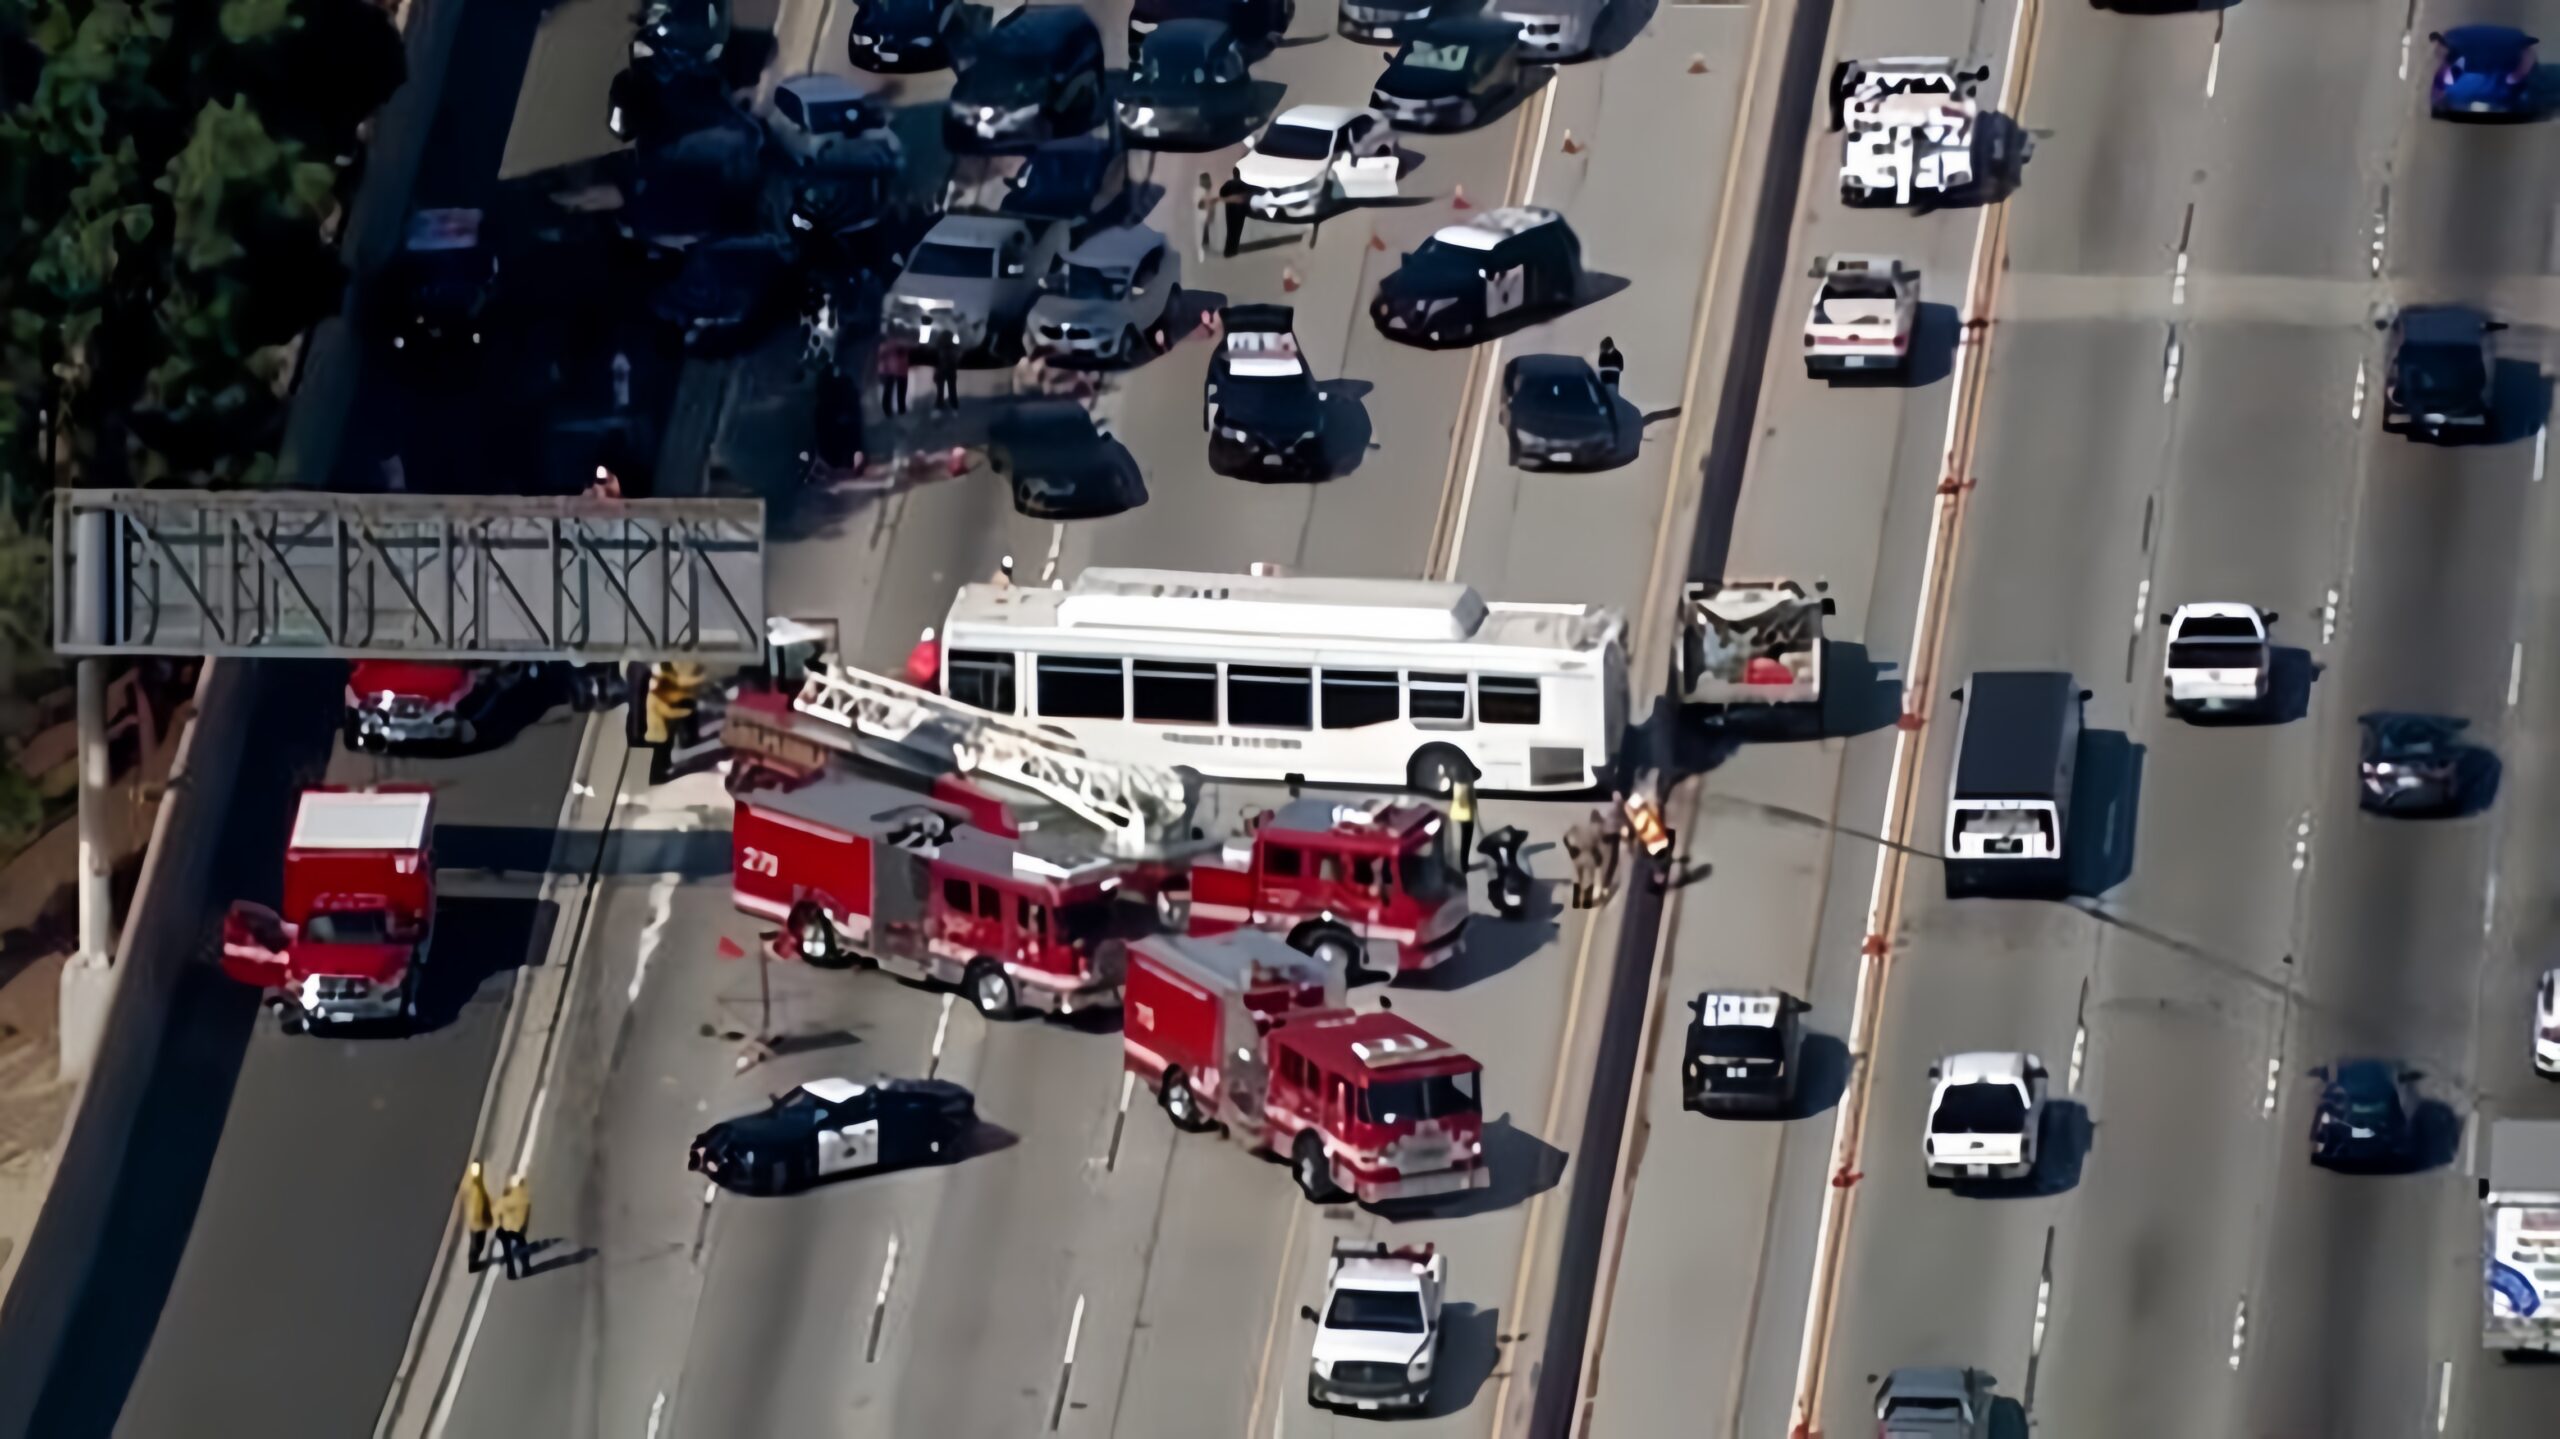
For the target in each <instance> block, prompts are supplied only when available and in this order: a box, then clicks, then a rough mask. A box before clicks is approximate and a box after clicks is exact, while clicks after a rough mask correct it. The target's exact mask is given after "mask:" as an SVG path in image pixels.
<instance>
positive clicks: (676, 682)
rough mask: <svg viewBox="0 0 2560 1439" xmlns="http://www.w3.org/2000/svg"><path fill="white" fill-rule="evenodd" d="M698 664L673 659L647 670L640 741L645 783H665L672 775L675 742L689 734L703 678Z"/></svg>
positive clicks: (698, 703) (673, 770)
mask: <svg viewBox="0 0 2560 1439" xmlns="http://www.w3.org/2000/svg"><path fill="white" fill-rule="evenodd" d="M706 678H707V677H706V676H705V674H704V672H703V668H702V666H700V665H698V664H695V663H694V662H692V661H691V660H677V661H674V662H672V663H669V664H662V665H659V666H657V667H655V668H654V669H652V670H650V671H649V693H648V696H647V698H646V701H645V713H644V718H643V722H642V725H641V731H640V739H641V743H643V744H646V745H647V746H648V747H649V783H651V784H665V783H666V782H667V781H668V780H669V779H672V778H674V776H675V760H674V750H675V746H676V745H677V744H678V743H679V742H681V741H689V740H691V739H692V737H693V722H694V714H695V711H696V710H697V709H698V707H699V706H700V705H701V702H702V687H703V685H704V683H705V682H706Z"/></svg>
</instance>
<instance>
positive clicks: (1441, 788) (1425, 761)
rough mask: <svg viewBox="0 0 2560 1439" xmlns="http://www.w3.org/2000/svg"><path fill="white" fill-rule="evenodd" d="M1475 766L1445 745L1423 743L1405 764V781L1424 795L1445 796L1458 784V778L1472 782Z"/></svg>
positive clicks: (1474, 776) (1474, 775)
mask: <svg viewBox="0 0 2560 1439" xmlns="http://www.w3.org/2000/svg"><path fill="white" fill-rule="evenodd" d="M1475 778H1476V767H1475V766H1474V765H1472V764H1469V763H1467V757H1466V756H1465V755H1463V754H1460V753H1459V752H1458V751H1457V750H1456V749H1454V748H1452V747H1451V746H1448V745H1445V744H1435V745H1425V746H1423V747H1422V748H1421V749H1420V750H1417V751H1416V752H1415V753H1414V756H1413V763H1412V764H1410V765H1407V766H1406V767H1405V780H1406V782H1407V783H1409V784H1411V785H1412V786H1413V788H1415V789H1417V790H1420V791H1421V792H1422V793H1424V794H1437V795H1445V794H1447V793H1449V792H1450V791H1451V790H1453V789H1456V788H1457V787H1458V781H1460V780H1462V779H1463V780H1466V781H1468V782H1470V783H1473V782H1474V780H1475Z"/></svg>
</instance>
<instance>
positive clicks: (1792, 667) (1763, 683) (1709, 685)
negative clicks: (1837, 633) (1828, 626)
mask: <svg viewBox="0 0 2560 1439" xmlns="http://www.w3.org/2000/svg"><path fill="white" fill-rule="evenodd" d="M1835 608H1836V607H1835V606H1834V605H1833V603H1832V601H1831V599H1830V597H1829V596H1826V595H1807V594H1806V593H1805V589H1804V586H1802V585H1800V584H1798V583H1796V582H1795V581H1793V580H1732V581H1727V582H1724V583H1721V584H1711V583H1691V584H1689V585H1688V586H1686V587H1684V588H1683V589H1682V591H1681V610H1680V650H1679V656H1678V659H1677V661H1676V663H1677V664H1678V666H1679V674H1678V675H1677V677H1676V678H1677V681H1678V683H1677V692H1678V695H1679V698H1680V702H1681V703H1682V704H1685V705H1688V706H1691V707H1693V708H1697V709H1701V710H1705V711H1707V712H1709V713H1711V714H1720V713H1722V712H1724V711H1726V710H1728V709H1736V708H1753V709H1757V708H1763V707H1766V706H1771V705H1804V706H1815V707H1818V706H1820V705H1821V703H1822V662H1823V657H1824V655H1823V639H1822V620H1823V617H1824V616H1826V615H1829V614H1832V613H1834V612H1835Z"/></svg>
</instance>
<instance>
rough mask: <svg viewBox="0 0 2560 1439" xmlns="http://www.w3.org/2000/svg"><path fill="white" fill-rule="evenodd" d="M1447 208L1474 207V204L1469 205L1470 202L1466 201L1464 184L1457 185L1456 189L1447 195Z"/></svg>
mask: <svg viewBox="0 0 2560 1439" xmlns="http://www.w3.org/2000/svg"><path fill="white" fill-rule="evenodd" d="M1449 208H1450V209H1452V210H1472V209H1474V208H1475V206H1473V205H1470V204H1468V203H1467V187H1466V186H1464V185H1460V186H1458V187H1457V189H1456V190H1455V191H1454V192H1452V193H1451V194H1450V196H1449Z"/></svg>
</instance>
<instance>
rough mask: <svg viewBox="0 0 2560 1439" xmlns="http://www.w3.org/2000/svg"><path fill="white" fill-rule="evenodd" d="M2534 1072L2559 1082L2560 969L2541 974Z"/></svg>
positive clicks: (2535, 1005)
mask: <svg viewBox="0 0 2560 1439" xmlns="http://www.w3.org/2000/svg"><path fill="white" fill-rule="evenodd" d="M2533 1072H2534V1073H2536V1074H2539V1075H2541V1076H2542V1077H2543V1078H2545V1079H2560V969H2546V970H2544V971H2543V972H2542V987H2541V988H2540V989H2539V990H2536V991H2535V992H2534V997H2533Z"/></svg>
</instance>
